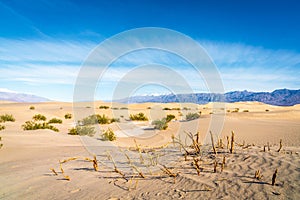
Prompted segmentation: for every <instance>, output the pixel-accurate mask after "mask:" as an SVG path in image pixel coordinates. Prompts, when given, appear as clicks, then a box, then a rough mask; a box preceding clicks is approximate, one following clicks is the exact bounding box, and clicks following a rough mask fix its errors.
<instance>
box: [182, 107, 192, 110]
mask: <svg viewBox="0 0 300 200" xmlns="http://www.w3.org/2000/svg"><path fill="white" fill-rule="evenodd" d="M182 110H191V109H190V108H187V107H183V109H182Z"/></svg>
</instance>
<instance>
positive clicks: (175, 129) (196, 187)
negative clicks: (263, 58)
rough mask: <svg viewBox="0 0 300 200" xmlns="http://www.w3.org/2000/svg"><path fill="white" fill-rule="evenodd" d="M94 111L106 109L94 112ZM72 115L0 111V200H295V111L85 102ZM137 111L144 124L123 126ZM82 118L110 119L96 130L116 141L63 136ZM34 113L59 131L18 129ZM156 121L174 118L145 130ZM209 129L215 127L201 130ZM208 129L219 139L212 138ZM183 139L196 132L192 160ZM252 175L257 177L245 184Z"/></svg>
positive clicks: (299, 116)
mask: <svg viewBox="0 0 300 200" xmlns="http://www.w3.org/2000/svg"><path fill="white" fill-rule="evenodd" d="M91 105H92V106H91ZM100 105H107V106H109V107H110V108H109V109H99V106H100ZM30 106H34V107H35V109H34V110H31V109H29V107H30ZM76 106H77V108H76V109H77V114H75V115H76V117H75V118H74V117H73V118H72V119H64V115H65V114H66V113H72V114H74V113H73V104H72V103H63V102H47V103H14V102H0V115H2V114H6V113H7V114H12V115H13V116H14V118H15V119H16V121H15V122H5V123H1V124H2V125H4V126H5V127H6V128H5V129H4V130H2V131H0V137H1V141H0V144H3V146H2V148H1V149H0V199H300V192H299V191H300V169H299V166H300V155H299V152H300V145H299V144H300V135H299V134H300V105H295V106H290V107H279V106H271V105H266V104H262V103H258V102H240V103H227V104H226V108H224V109H220V108H215V107H214V104H212V103H210V104H206V105H196V104H181V105H180V104H176V103H172V104H154V103H145V104H132V105H121V104H114V105H111V104H110V103H104V102H95V103H93V104H91V103H86V104H85V103H81V104H80V105H76ZM184 107H186V109H183V108H184ZM112 108H113V109H112ZM164 108H170V109H172V108H180V110H174V109H173V110H169V109H167V110H166V109H164ZM139 112H143V113H145V114H146V116H147V117H148V118H149V120H150V121H146V122H134V123H133V122H130V121H128V116H129V114H136V113H139ZM190 112H191V113H195V112H197V113H199V112H201V117H200V118H199V119H196V120H192V121H185V120H184V116H185V115H186V114H187V113H190ZM78 113H79V114H78ZM90 113H96V114H105V115H107V116H109V117H116V118H120V122H119V123H113V124H109V125H101V126H97V128H98V129H99V130H106V129H107V128H111V129H112V130H113V131H114V132H115V134H116V136H117V139H116V141H113V142H107V141H102V140H99V138H100V135H99V133H98V134H96V135H95V136H94V137H92V138H91V137H88V136H72V135H68V130H69V129H71V128H72V127H73V126H74V125H75V124H76V122H77V120H78V119H79V118H83V117H85V116H87V115H89V114H90ZM222 113H225V115H222ZM35 114H43V115H45V116H47V118H48V119H51V118H53V117H56V118H60V119H62V120H63V123H62V124H54V126H55V127H57V128H58V129H59V132H54V131H51V130H48V129H45V130H34V131H24V130H22V128H21V126H22V124H24V122H25V121H28V120H31V118H32V116H33V115H35ZM166 114H173V115H175V116H176V120H173V121H171V122H170V123H169V127H168V128H167V130H162V131H159V130H153V129H152V126H151V121H152V120H155V119H160V118H162V117H164V116H166ZM181 115H182V116H181ZM212 120H215V122H217V123H216V124H217V126H218V127H217V128H216V127H212V126H210V123H211V121H212ZM218 128H221V129H220V130H221V133H220V135H219V136H217V135H216V133H215V132H216V130H218ZM209 131H212V134H213V138H214V143H215V144H214V146H215V148H216V151H217V154H215V153H214V152H213V148H212V144H211V142H210V141H211V139H210V135H209V134H208V133H209ZM232 131H234V137H235V141H234V147H235V148H234V151H233V153H230V150H229V148H230V147H227V136H228V138H229V139H230V138H231V132H232ZM186 132H188V133H189V132H191V133H192V134H196V133H197V132H199V134H200V135H199V144H201V146H200V149H201V151H200V153H198V154H194V153H195V148H193V146H191V140H190V139H189V137H187V134H186ZM172 136H174V137H175V138H176V139H175V140H176V141H178V139H179V138H180V141H181V144H182V145H183V147H181V145H179V144H178V143H176V142H173V140H172ZM206 136H207V137H206ZM218 139H222V144H218V142H219V140H218ZM280 140H282V148H281V149H280V147H279V141H280ZM135 141H136V142H135ZM268 144H269V146H267V145H268ZM264 147H265V148H264ZM184 148H185V149H186V150H188V152H189V153H190V155H189V154H187V153H186V152H185V150H184ZM279 149H280V151H279V152H278V150H279ZM139 151H140V153H139ZM185 154H186V156H185ZM94 155H95V156H96V158H97V160H96V163H97V165H98V171H95V166H94V165H93V159H94V157H93V156H94ZM126 155H127V156H128V157H129V160H128V158H127V157H126ZM141 157H142V158H141ZM224 157H225V163H224V165H223V164H222V163H223V159H224ZM70 158H71V159H70ZM68 159H69V160H68ZM64 161H65V162H64ZM60 162H63V163H62V164H61V165H60V164H59V163H60ZM114 162H115V165H116V168H115V166H114V164H113V163H114ZM195 162H196V163H198V165H199V171H197V167H196V165H195ZM215 163H216V164H217V166H216V172H214V166H215ZM132 166H134V167H132ZM164 166H165V167H166V168H165V167H164ZM51 168H53V169H54V170H55V172H56V173H57V175H55V174H54V172H53V171H51V170H50V169H51ZM61 168H63V172H64V173H62V170H61ZM116 169H117V170H116ZM276 169H278V173H277V177H276V182H275V185H274V186H273V185H271V182H272V175H273V174H274V172H275V170H276ZM257 170H259V171H260V175H258V177H257V178H255V177H254V175H255V172H256V171H257ZM198 173H199V175H198ZM173 176H175V178H174V177H173ZM66 177H67V178H66ZM68 178H70V180H67V179H68Z"/></svg>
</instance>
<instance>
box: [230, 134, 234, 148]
mask: <svg viewBox="0 0 300 200" xmlns="http://www.w3.org/2000/svg"><path fill="white" fill-rule="evenodd" d="M233 152H234V131H231V145H230V153H233Z"/></svg>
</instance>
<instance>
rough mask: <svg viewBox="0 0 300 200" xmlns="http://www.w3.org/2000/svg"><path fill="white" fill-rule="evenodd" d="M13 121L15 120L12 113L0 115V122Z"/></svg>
mask: <svg viewBox="0 0 300 200" xmlns="http://www.w3.org/2000/svg"><path fill="white" fill-rule="evenodd" d="M14 121H16V120H15V118H14V117H13V116H12V115H9V114H5V115H0V122H14Z"/></svg>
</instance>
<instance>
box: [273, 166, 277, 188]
mask: <svg viewBox="0 0 300 200" xmlns="http://www.w3.org/2000/svg"><path fill="white" fill-rule="evenodd" d="M277 172H278V169H276V170H275V172H274V174H273V176H272V185H273V186H274V185H275V182H276V177H277Z"/></svg>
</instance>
